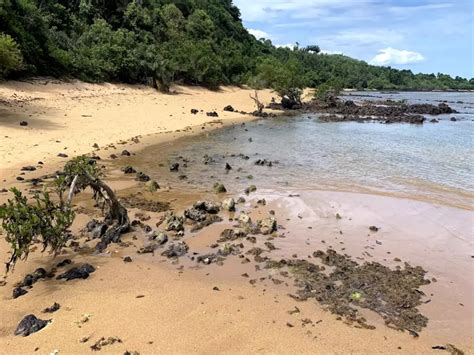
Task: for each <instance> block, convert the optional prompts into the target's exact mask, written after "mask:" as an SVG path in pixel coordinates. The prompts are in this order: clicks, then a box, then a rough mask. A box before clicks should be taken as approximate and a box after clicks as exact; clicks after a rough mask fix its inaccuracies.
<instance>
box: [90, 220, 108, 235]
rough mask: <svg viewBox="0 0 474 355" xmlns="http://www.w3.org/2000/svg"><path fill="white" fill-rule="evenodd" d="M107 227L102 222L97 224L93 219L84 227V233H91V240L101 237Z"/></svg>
mask: <svg viewBox="0 0 474 355" xmlns="http://www.w3.org/2000/svg"><path fill="white" fill-rule="evenodd" d="M108 228H109V226H108V225H107V224H106V223H104V222H99V221H97V220H95V219H93V220H92V221H89V222H88V223H87V225H86V231H87V232H89V233H91V235H92V237H93V238H100V237H102V236H103V235H104V234H105V232H107V229H108Z"/></svg>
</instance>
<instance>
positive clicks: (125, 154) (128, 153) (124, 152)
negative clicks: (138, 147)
mask: <svg viewBox="0 0 474 355" xmlns="http://www.w3.org/2000/svg"><path fill="white" fill-rule="evenodd" d="M121 155H122V156H125V157H129V156H130V155H131V154H130V152H129V151H128V150H126V149H125V150H122V153H121Z"/></svg>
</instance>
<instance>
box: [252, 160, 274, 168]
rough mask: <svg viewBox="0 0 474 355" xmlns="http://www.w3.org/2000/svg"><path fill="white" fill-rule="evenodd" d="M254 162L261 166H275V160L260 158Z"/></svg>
mask: <svg viewBox="0 0 474 355" xmlns="http://www.w3.org/2000/svg"><path fill="white" fill-rule="evenodd" d="M254 164H255V165H259V166H268V167H272V166H273V162H272V161H270V160H267V159H258V160H257V161H256V162H255V163H254Z"/></svg>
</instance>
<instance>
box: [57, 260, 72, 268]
mask: <svg viewBox="0 0 474 355" xmlns="http://www.w3.org/2000/svg"><path fill="white" fill-rule="evenodd" d="M71 263H72V261H71V259H64V260H63V261H61V262H59V263H57V264H56V267H64V266H66V265H69V264H71Z"/></svg>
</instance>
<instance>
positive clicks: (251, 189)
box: [244, 185, 257, 195]
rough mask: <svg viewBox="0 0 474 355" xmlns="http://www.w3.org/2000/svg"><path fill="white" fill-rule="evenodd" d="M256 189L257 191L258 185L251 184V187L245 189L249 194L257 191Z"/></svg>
mask: <svg viewBox="0 0 474 355" xmlns="http://www.w3.org/2000/svg"><path fill="white" fill-rule="evenodd" d="M255 191H257V187H256V186H255V185H250V186H249V187H247V188H246V189H245V191H244V192H245V193H246V194H247V195H248V194H249V193H251V192H255Z"/></svg>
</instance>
